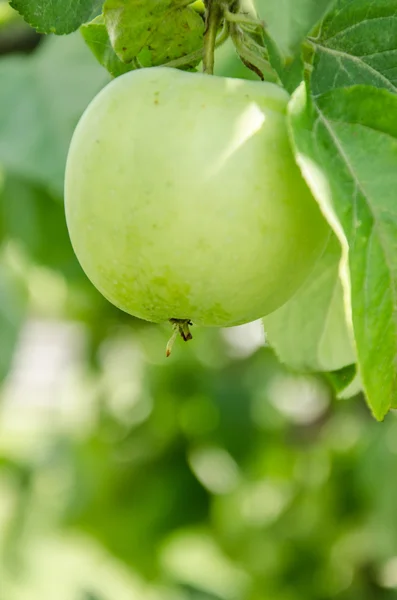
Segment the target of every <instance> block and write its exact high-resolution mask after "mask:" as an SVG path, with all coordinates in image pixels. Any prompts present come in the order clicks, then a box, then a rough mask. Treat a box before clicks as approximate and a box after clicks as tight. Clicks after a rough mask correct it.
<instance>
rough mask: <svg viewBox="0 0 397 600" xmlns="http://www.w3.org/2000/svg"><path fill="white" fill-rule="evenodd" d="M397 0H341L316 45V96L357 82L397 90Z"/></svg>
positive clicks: (329, 15) (328, 18) (313, 83)
mask: <svg viewBox="0 0 397 600" xmlns="http://www.w3.org/2000/svg"><path fill="white" fill-rule="evenodd" d="M396 13H397V0H377V2H368V0H338V1H337V3H336V5H335V8H334V9H333V10H332V11H331V12H330V13H329V14H328V15H327V17H326V18H325V20H324V23H323V25H322V27H321V31H320V33H319V35H318V36H317V37H314V38H312V40H311V41H312V44H313V48H314V53H315V54H314V74H313V78H312V91H313V94H314V95H316V96H317V95H319V94H323V93H325V92H328V91H329V90H332V89H335V88H340V87H347V86H351V85H354V84H365V85H373V86H375V87H384V88H386V89H388V90H390V91H394V92H395V91H397V19H396Z"/></svg>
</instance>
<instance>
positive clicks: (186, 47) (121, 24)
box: [104, 0, 204, 67]
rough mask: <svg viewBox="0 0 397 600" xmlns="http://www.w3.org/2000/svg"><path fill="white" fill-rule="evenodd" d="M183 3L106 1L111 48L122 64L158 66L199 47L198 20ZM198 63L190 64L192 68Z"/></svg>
mask: <svg viewBox="0 0 397 600" xmlns="http://www.w3.org/2000/svg"><path fill="white" fill-rule="evenodd" d="M188 4H189V2H188V1H186V0H185V1H184V0H106V2H105V5H104V16H105V22H106V26H107V29H108V32H109V37H110V40H111V43H112V46H113V48H114V50H115V52H116V54H117V56H118V57H119V58H120V60H122V61H123V62H125V63H130V62H131V61H133V60H134V59H136V58H138V59H139V62H140V63H141V64H142V65H143V66H144V67H151V66H156V65H161V64H164V63H167V62H170V61H172V60H175V59H178V58H180V57H182V56H185V55H187V54H190V53H191V52H194V51H196V50H199V49H200V48H201V47H202V46H203V34H204V22H203V19H202V17H201V16H200V15H199V14H198V13H197V12H196V11H195V10H194V9H193V8H191V7H190V6H188ZM200 60H201V57H199V58H198V59H197V60H195V61H193V66H194V65H196V64H198V63H199V62H200Z"/></svg>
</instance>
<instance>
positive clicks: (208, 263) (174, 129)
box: [65, 67, 329, 326]
mask: <svg viewBox="0 0 397 600" xmlns="http://www.w3.org/2000/svg"><path fill="white" fill-rule="evenodd" d="M288 99H289V97H288V95H287V93H286V92H285V91H284V90H283V89H281V88H280V87H278V86H276V85H274V84H270V83H263V82H252V81H243V80H236V79H228V78H223V77H213V76H209V75H203V74H197V73H194V74H193V73H185V72H181V71H178V70H175V69H169V68H162V67H159V68H151V69H141V70H139V71H133V72H129V73H126V74H125V75H122V76H121V77H119V78H117V79H115V80H114V81H113V82H111V83H110V84H109V85H108V86H107V87H105V88H104V89H103V90H102V91H101V92H100V93H99V94H98V96H97V97H96V98H95V99H94V100H93V101H92V103H91V104H90V106H89V107H88V108H87V110H86V112H85V113H84V115H83V116H82V118H81V120H80V123H79V124H78V126H77V129H76V131H75V134H74V137H73V140H72V143H71V146H70V151H69V156H68V161H67V168H66V187H65V202H66V216H67V223H68V228H69V232H70V237H71V240H72V244H73V247H74V249H75V252H76V255H77V257H78V259H79V260H80V262H81V265H82V267H83V269H84V270H85V272H86V274H87V275H88V277H89V278H90V279H91V281H92V282H93V283H94V285H95V286H96V287H97V288H98V289H99V290H100V291H101V292H102V293H103V295H104V296H106V298H108V299H109V300H110V301H111V302H113V303H114V304H115V305H116V306H118V307H119V308H121V309H122V310H124V311H126V312H128V313H130V314H132V315H134V316H136V317H140V318H142V319H146V320H148V321H154V322H161V321H165V320H168V319H171V320H172V319H175V320H186V321H187V320H192V321H193V322H194V323H197V324H199V325H205V326H231V325H237V324H241V323H245V322H248V321H252V320H254V319H257V318H259V317H261V316H263V315H266V314H268V313H270V312H272V311H274V310H275V309H277V308H278V307H279V306H281V305H282V304H284V303H285V302H286V301H287V300H288V299H289V298H290V297H291V296H292V295H293V294H294V293H295V292H296V290H297V289H298V288H299V286H300V285H301V284H302V283H303V281H304V280H305V279H306V277H307V276H308V274H309V273H310V271H311V270H312V268H313V266H314V264H315V262H316V260H317V258H318V257H319V255H320V254H321V252H322V250H323V248H324V246H325V244H326V241H327V238H328V231H329V228H328V225H327V224H326V222H325V220H324V219H323V216H322V215H321V213H320V211H319V209H318V207H317V204H316V202H315V200H314V199H313V197H312V195H311V193H310V191H309V189H308V187H307V186H306V183H305V182H304V180H303V178H302V176H301V173H300V171H299V169H298V167H297V165H296V163H295V161H294V157H293V155H292V151H291V148H290V143H289V140H288V135H287V127H286V117H285V114H286V107H287V103H288Z"/></svg>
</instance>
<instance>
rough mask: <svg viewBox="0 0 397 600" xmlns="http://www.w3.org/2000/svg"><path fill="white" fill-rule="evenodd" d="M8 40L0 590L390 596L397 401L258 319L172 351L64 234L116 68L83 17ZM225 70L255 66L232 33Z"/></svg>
mask: <svg viewBox="0 0 397 600" xmlns="http://www.w3.org/2000/svg"><path fill="white" fill-rule="evenodd" d="M0 6H1V3H0ZM25 32H26V34H27V35H30V33H28V30H27V29H25ZM1 35H2V34H1V31H0V52H1V48H2V37H1ZM22 37H23V36H22ZM21 44H22V42H21ZM22 45H23V44H22ZM24 49H26V48H24ZM2 54H3V56H2V57H0V81H1V86H0V167H1V177H0V239H1V246H0V298H1V302H0V381H1V388H0V599H1V600H39V599H40V600H54V599H55V598H56V600H116V599H117V600H124V599H125V600H127V599H128V600H131V599H135V598H136V599H137V600H138V599H139V600H268V599H271V600H327V599H331V598H332V599H340V600H374V599H376V600H388V599H389V598H390V599H392V598H395V597H396V594H397V519H396V517H395V511H396V506H397V487H396V486H395V483H394V482H395V480H394V477H395V475H396V472H397V421H396V419H395V416H394V415H393V414H391V415H390V416H389V417H388V418H387V420H386V421H385V422H384V423H383V424H381V425H379V424H377V423H375V422H374V421H373V420H372V419H371V417H370V415H369V413H368V410H367V408H366V406H365V404H364V402H363V401H362V399H359V400H350V401H337V400H335V398H334V396H333V392H332V390H331V388H330V387H329V384H328V383H327V382H326V381H325V380H323V379H322V378H321V377H317V376H303V375H299V374H296V373H291V372H288V371H287V370H286V369H285V368H284V367H283V366H281V365H280V364H279V363H278V362H277V360H276V358H275V357H274V355H273V353H272V352H271V351H270V349H269V348H266V347H263V344H261V343H260V331H259V330H258V328H255V327H254V326H253V327H248V328H243V329H237V330H236V329H235V330H230V331H223V332H219V331H213V330H196V331H194V340H193V342H191V343H189V344H187V345H183V344H182V343H179V344H177V345H176V347H175V349H174V353H173V355H172V357H171V359H169V360H166V359H165V357H164V348H165V344H166V341H167V338H168V336H169V330H168V328H167V327H164V328H161V327H157V326H152V325H149V324H145V323H141V322H138V321H136V320H134V319H132V318H129V317H128V316H127V315H124V314H123V313H121V312H119V311H117V310H116V309H114V308H113V307H112V306H111V305H109V304H108V303H107V302H106V301H105V300H104V299H103V298H102V297H101V296H100V295H99V294H98V293H97V292H96V291H95V290H94V288H93V287H92V286H91V285H90V283H89V282H88V281H87V280H86V278H85V276H84V275H83V273H82V271H81V269H80V268H79V266H78V264H77V261H76V259H75V257H74V254H73V252H72V249H71V247H70V243H69V240H68V236H67V231H66V225H65V221H64V216H63V206H62V177H63V168H64V160H65V156H66V152H67V147H68V143H69V140H70V137H71V134H72V131H73V128H74V126H75V124H76V122H77V119H78V117H79V115H80V114H81V113H82V111H83V110H84V108H85V106H86V105H87V103H88V102H89V100H90V98H91V97H93V96H94V94H95V93H96V92H97V91H98V90H99V89H100V88H101V87H102V85H104V83H105V82H106V80H107V76H106V74H105V73H104V71H103V70H102V69H101V68H100V67H99V66H98V65H96V64H95V62H94V59H93V58H92V56H91V55H90V53H89V51H88V50H87V49H86V48H85V47H84V43H83V41H82V40H81V38H80V36H79V35H78V34H77V35H72V36H70V37H67V38H58V39H52V38H48V39H45V40H42V41H41V42H40V43H39V45H38V46H37V48H36V49H35V50H33V51H32V52H31V53H30V54H28V55H26V54H24V55H22V54H20V53H17V54H15V53H12V54H10V52H9V45H8V46H7V51H6V52H5V51H4V52H2ZM218 72H223V73H225V74H226V73H227V74H228V75H231V74H234V75H240V76H243V75H244V73H248V71H246V70H244V68H243V67H241V66H239V63H238V61H237V59H236V58H235V57H234V56H233V55H232V54H231V53H230V52H229V50H228V48H227V47H226V49H224V48H223V49H222V53H221V58H220V59H219V62H218Z"/></svg>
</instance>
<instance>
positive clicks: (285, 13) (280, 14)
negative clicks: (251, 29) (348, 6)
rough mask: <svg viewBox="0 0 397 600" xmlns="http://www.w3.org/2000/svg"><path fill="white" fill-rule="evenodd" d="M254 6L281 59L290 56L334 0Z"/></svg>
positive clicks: (278, 0) (261, 1)
mask: <svg viewBox="0 0 397 600" xmlns="http://www.w3.org/2000/svg"><path fill="white" fill-rule="evenodd" d="M255 4H256V7H257V10H258V13H259V15H260V17H261V18H262V19H264V21H265V24H266V27H267V30H268V32H269V34H270V36H271V37H272V38H273V39H274V40H275V42H276V44H277V46H278V47H279V49H280V52H281V54H282V56H283V57H293V56H296V54H297V52H298V49H299V45H300V43H301V42H302V40H303V38H304V37H305V36H306V35H307V34H308V33H309V31H311V29H312V28H313V27H314V25H315V24H316V23H318V21H320V19H321V18H322V17H323V15H324V14H325V12H326V11H327V9H328V8H329V7H330V6H331V5H332V4H333V0H255Z"/></svg>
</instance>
